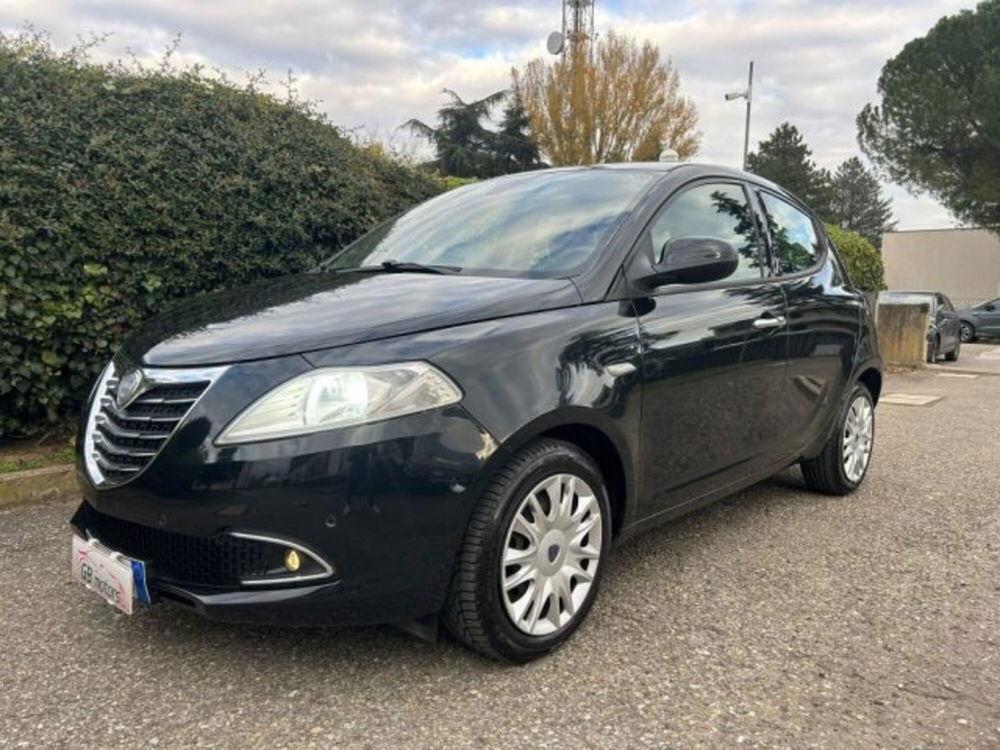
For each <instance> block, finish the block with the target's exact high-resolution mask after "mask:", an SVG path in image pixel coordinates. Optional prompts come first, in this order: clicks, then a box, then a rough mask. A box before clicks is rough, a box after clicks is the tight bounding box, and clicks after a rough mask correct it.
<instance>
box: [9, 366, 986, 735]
mask: <svg viewBox="0 0 1000 750" xmlns="http://www.w3.org/2000/svg"><path fill="white" fill-rule="evenodd" d="M985 351H986V348H985V347H982V348H975V347H967V348H966V349H965V350H964V351H963V359H967V358H969V357H971V356H973V355H974V354H975V353H977V352H985ZM884 390H885V392H894V393H911V394H924V395H940V396H943V398H942V400H940V401H937V402H936V403H934V404H933V405H931V406H928V407H915V406H890V405H885V406H881V407H880V408H879V409H878V411H877V439H876V452H875V456H874V463H873V466H872V469H871V471H870V473H869V476H868V479H867V482H866V484H865V485H864V487H863V489H862V490H860V491H859V492H858V493H856V494H855V495H853V496H851V497H848V498H830V497H822V496H816V495H812V494H809V493H807V492H805V491H804V488H803V485H802V481H801V478H800V476H799V474H798V472H797V470H790V471H788V472H785V473H783V474H781V475H779V476H777V477H775V478H773V479H772V480H770V481H768V482H765V483H763V484H761V485H758V486H756V487H753V488H751V489H749V490H747V491H745V492H741V493H740V494H738V495H736V496H734V497H731V498H728V499H726V500H724V501H722V502H720V503H718V504H716V505H714V506H712V507H710V508H707V509H705V510H702V511H699V512H697V513H695V514H693V515H690V516H688V517H685V518H683V519H681V520H679V521H676V522H674V523H672V524H669V525H667V526H665V527H663V528H660V529H658V530H654V531H652V532H650V533H648V534H646V535H644V536H642V537H639V538H638V539H635V540H633V541H632V542H630V543H628V544H625V545H623V546H622V547H621V548H620V549H619V550H618V551H617V553H616V556H615V559H614V560H613V564H612V568H611V570H610V575H609V576H608V577H607V578H605V581H604V587H603V591H602V592H601V596H600V598H599V600H598V602H597V604H596V605H595V607H594V609H593V611H592V612H591V616H590V618H589V620H588V622H587V623H585V624H584V626H583V627H582V629H581V630H580V631H579V632H578V633H577V635H576V637H575V638H574V639H573V640H572V641H571V642H570V643H569V644H567V645H566V646H565V647H564V648H563V649H561V650H560V651H558V652H557V653H555V654H554V655H552V656H551V657H549V658H545V659H542V660H541V661H538V662H535V663H533V664H530V665H528V666H524V667H510V666H503V665H498V664H494V663H491V662H488V661H485V660H483V659H481V658H480V657H478V656H476V655H474V654H471V653H469V652H467V651H465V650H463V649H462V648H460V647H459V646H457V645H455V644H454V643H452V642H450V641H447V640H445V641H442V642H440V643H438V644H429V643H425V642H422V641H419V640H417V639H415V638H413V637H412V636H409V635H407V634H404V633H402V632H399V631H396V630H394V629H392V628H366V629H356V630H282V629H273V628H261V627H240V626H232V625H219V624H214V623H210V622H206V621H203V620H201V619H199V618H197V617H196V616H195V615H193V614H190V613H188V612H185V611H182V610H178V609H174V608H169V607H166V606H158V607H154V608H152V609H150V610H147V611H143V612H142V613H140V614H139V615H137V616H134V617H132V618H128V617H126V616H123V615H119V614H117V613H115V612H114V611H112V609H111V608H110V607H108V606H107V605H105V604H103V603H102V602H100V601H98V600H97V598H96V597H95V596H94V595H93V594H91V593H89V592H87V591H85V590H84V589H82V588H81V587H80V586H79V585H77V584H76V583H74V582H71V581H70V580H69V577H68V571H67V567H68V563H67V552H68V547H69V532H68V529H67V526H66V521H67V519H68V517H69V515H70V514H71V511H72V508H71V506H70V505H66V504H60V505H49V506H41V507H34V508H22V509H18V510H14V511H9V512H7V513H3V514H0V552H2V554H3V561H4V564H3V566H2V567H0V590H2V591H3V595H4V599H5V602H4V604H3V608H2V611H0V644H2V649H0V675H2V683H0V747H4V748H6V747H40V746H48V747H61V746H73V747H87V746H99V747H135V746H139V745H145V746H158V747H196V746H224V747H251V746H259V747H371V748H382V747H393V748H401V747H449V748H463V747H501V746H502V747H505V748H516V747H560V748H563V747H573V748H591V747H593V748H607V747H617V748H632V747H640V746H650V747H674V748H695V747H712V748H716V747H718V748H733V747H769V748H771V747H788V748H810V747H823V748H869V747H870V748H876V747H886V748H932V747H949V748H986V747H1000V377H988V376H981V377H972V378H969V377H964V378H957V377H942V372H941V370H935V371H933V372H931V371H928V372H922V373H918V374H912V375H903V376H892V377H890V378H889V380H888V381H887V383H886V386H885V389H884Z"/></svg>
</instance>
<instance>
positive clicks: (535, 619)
mask: <svg viewBox="0 0 1000 750" xmlns="http://www.w3.org/2000/svg"><path fill="white" fill-rule="evenodd" d="M610 541H611V511H610V505H609V502H608V495H607V490H606V489H605V486H604V480H603V478H602V477H601V473H600V470H599V469H598V468H597V466H596V464H595V463H594V461H593V459H591V458H590V456H588V455H587V454H586V453H584V452H583V451H581V450H580V449H579V448H577V447H576V446H574V445H572V444H570V443H566V442H563V441H561V440H552V439H547V438H546V439H541V440H537V441H535V442H534V443H531V444H530V445H528V446H527V447H526V448H524V449H523V450H521V451H519V452H518V453H517V454H516V455H515V456H514V457H513V458H512V459H511V460H510V461H509V462H508V463H507V465H506V466H504V467H503V469H501V470H500V471H499V472H498V474H497V477H496V478H495V479H494V480H493V482H492V483H491V484H490V486H489V487H487V488H486V490H485V491H484V492H483V494H482V495H481V497H480V498H479V501H478V503H477V505H476V508H475V510H474V511H473V514H472V518H471V520H470V522H469V527H468V529H467V531H466V534H465V539H464V541H463V543H462V549H461V551H460V553H459V558H458V561H457V563H456V566H455V571H454V574H453V578H452V583H451V589H450V591H449V594H448V600H447V603H446V605H445V611H444V622H445V625H446V627H447V628H448V630H449V631H450V632H451V633H452V634H453V635H454V636H455V637H456V638H457V639H458V640H459V641H461V642H462V643H464V644H465V645H467V646H469V647H470V648H472V649H474V650H476V651H478V652H480V653H482V654H485V655H486V656H489V657H492V658H499V659H506V660H509V661H515V662H525V661H530V660H531V659H534V658H537V657H539V656H541V655H543V654H545V653H548V652H550V651H552V650H554V649H555V648H557V647H558V646H559V645H561V644H562V643H564V642H565V641H566V640H567V639H568V638H569V637H570V636H571V635H572V634H573V632H574V631H575V630H576V628H577V627H579V625H580V623H581V622H582V621H583V619H584V618H585V617H586V616H587V612H588V611H589V610H590V607H591V605H592V604H593V601H594V597H595V596H596V595H597V589H598V585H599V583H600V580H601V577H602V575H603V573H604V569H605V568H606V567H607V556H608V550H609V549H610Z"/></svg>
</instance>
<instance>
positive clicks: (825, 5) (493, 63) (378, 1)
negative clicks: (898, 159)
mask: <svg viewBox="0 0 1000 750" xmlns="http://www.w3.org/2000/svg"><path fill="white" fill-rule="evenodd" d="M973 6H974V1H973V0H910V1H909V2H878V1H877V0H869V1H868V2H851V1H849V0H728V1H725V0H678V1H676V2H673V1H671V0H596V28H597V31H598V33H600V32H605V31H608V30H612V29H613V30H615V31H618V32H623V33H627V34H629V35H632V36H635V37H637V38H639V39H649V40H651V41H652V42H654V43H655V44H656V45H657V46H658V47H659V48H660V50H661V53H662V54H663V55H664V56H665V57H669V58H670V59H671V60H672V61H673V63H674V65H675V66H676V68H677V70H678V72H679V74H680V77H681V87H682V92H683V93H684V94H685V95H686V96H689V97H690V98H691V99H693V100H694V102H695V104H696V105H697V107H698V111H699V116H700V123H699V129H700V130H701V132H702V146H701V150H700V152H699V153H698V155H697V156H696V157H695V160H696V161H700V162H706V163H714V164H724V165H728V166H739V165H740V162H741V160H742V149H743V128H744V117H745V105H744V104H743V102H742V101H737V102H726V101H725V100H724V94H725V93H726V92H728V91H734V90H739V89H741V88H744V87H745V85H746V75H747V65H748V62H749V60H751V59H752V60H754V61H755V63H756V70H757V75H756V81H755V101H754V107H753V121H752V126H751V148H753V147H754V146H755V145H756V143H757V142H758V141H760V140H761V139H763V138H766V137H767V135H768V133H769V132H770V131H772V130H773V129H774V128H775V127H776V126H777V125H778V124H780V123H781V122H783V121H785V120H788V121H790V122H792V123H794V124H795V125H796V126H798V128H799V129H800V130H801V131H802V133H803V135H804V136H805V139H806V141H807V143H808V144H809V145H810V146H811V147H812V149H813V152H814V153H813V158H814V160H815V161H816V162H817V163H818V164H819V165H820V166H822V167H827V168H830V169H831V170H833V169H836V167H837V165H838V164H839V163H840V162H842V161H843V160H844V159H847V158H849V157H850V156H853V155H858V154H860V150H859V148H858V145H857V139H856V132H857V129H856V127H855V117H856V116H857V113H858V112H859V111H860V109H861V108H862V107H863V106H864V105H865V104H866V103H867V102H871V101H877V91H876V84H877V81H878V76H879V71H880V70H881V68H882V65H883V64H884V63H885V61H886V60H888V59H889V58H890V57H892V56H893V55H895V54H896V53H898V52H899V50H900V49H901V48H902V47H903V45H904V44H905V43H906V42H907V41H909V40H910V39H913V38H915V37H918V36H922V35H923V34H925V33H926V32H927V31H928V30H929V29H930V28H931V26H933V25H934V23H935V22H936V21H937V20H938V19H939V18H941V17H942V16H945V15H951V14H954V13H957V12H958V11H960V10H962V9H963V8H972V7H973ZM560 8H561V3H560V0H496V1H495V2H485V1H484V0H411V1H410V2H405V3H404V2H398V1H393V0H143V1H142V2H136V1H135V0H0V30H4V31H16V30H18V29H20V28H22V27H23V26H24V24H25V23H30V24H31V25H32V26H33V27H35V28H36V29H38V30H42V31H46V32H48V33H49V34H50V35H51V37H52V41H53V43H54V44H55V45H56V46H57V47H67V46H70V45H71V44H73V43H74V42H75V41H76V40H77V38H78V36H80V35H87V34H90V33H109V34H110V36H109V37H108V39H107V40H106V41H105V42H104V43H103V45H102V46H101V47H100V50H99V52H98V53H97V55H96V56H97V57H105V58H107V57H110V58H115V57H119V56H122V55H124V54H126V52H131V53H134V54H135V55H137V56H138V57H139V58H140V59H149V60H155V59H157V58H159V57H160V56H161V55H162V52H163V50H164V48H165V47H166V46H167V45H168V44H169V43H170V42H171V40H172V39H173V38H175V37H176V36H177V35H178V34H180V35H181V39H182V41H181V46H180V48H179V49H178V51H177V53H176V54H175V56H174V60H175V62H177V63H179V64H182V65H183V64H188V63H202V64H204V65H206V66H208V67H210V68H215V69H218V70H221V71H224V72H225V73H226V74H227V75H230V76H231V77H234V78H237V79H240V78H242V77H243V76H244V75H246V73H247V71H264V73H265V74H266V76H267V78H268V79H269V80H271V81H274V82H278V81H280V80H282V79H285V78H286V77H287V76H288V74H289V71H290V72H291V74H292V75H293V77H294V78H295V79H296V81H297V86H298V88H299V90H300V92H301V95H302V96H303V97H304V98H307V99H312V100H316V101H317V102H318V103H319V107H320V109H322V110H323V111H324V112H325V113H326V114H327V115H328V116H329V118H330V120H331V122H333V123H334V124H336V125H339V126H341V127H344V128H357V129H360V130H361V131H362V132H364V133H368V134H372V135H374V136H375V137H378V138H381V139H389V140H391V141H395V142H396V143H397V144H398V145H400V146H401V147H403V148H412V147H413V144H412V143H411V142H410V141H408V140H407V137H406V136H405V135H404V134H402V133H401V132H400V131H399V130H398V127H399V125H400V124H401V123H403V122H405V121H406V120H408V119H409V118H411V117H417V118H419V119H422V120H424V121H425V122H433V121H434V113H435V111H436V109H437V108H438V106H440V104H441V103H442V101H443V99H442V94H441V90H442V89H443V88H445V87H447V88H450V89H454V90H455V91H456V92H458V93H459V94H460V95H461V96H462V97H463V98H464V99H466V100H467V101H468V100H471V99H476V98H479V97H481V96H484V95H486V94H489V93H492V92H494V91H497V90H500V89H503V88H506V87H507V86H509V82H510V70H511V68H512V67H520V66H522V65H523V64H524V63H525V62H527V61H528V60H530V59H532V58H535V57H541V56H545V55H546V52H545V39H546V37H547V35H548V34H549V32H550V31H553V30H555V29H557V28H559V25H560V23H561V10H560ZM275 85H276V83H275ZM886 192H887V194H888V195H889V196H890V197H892V199H893V202H894V203H893V205H894V209H895V214H896V218H897V219H898V221H899V229H933V228H943V227H951V226H956V224H957V223H956V221H955V220H954V219H953V218H952V217H951V216H950V215H949V213H948V211H947V210H946V209H944V208H943V207H941V206H940V205H938V204H937V203H936V202H935V201H934V200H933V199H931V198H929V197H927V196H913V195H911V194H910V193H908V192H907V191H906V190H905V189H903V188H901V187H899V186H894V185H887V186H886Z"/></svg>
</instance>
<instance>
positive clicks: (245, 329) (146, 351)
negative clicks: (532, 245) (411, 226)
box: [123, 273, 580, 367]
mask: <svg viewBox="0 0 1000 750" xmlns="http://www.w3.org/2000/svg"><path fill="white" fill-rule="evenodd" d="M579 302H580V296H579V294H578V293H577V291H576V287H575V286H574V285H573V283H572V282H571V281H569V280H567V279H516V278H497V277H489V276H461V275H455V276H452V275H448V276H432V275H425V274H416V273H399V274H379V273H376V274H368V273H358V274H354V273H350V274H335V273H323V274H320V273H317V274H301V275H297V276H287V277H283V278H280V279H274V280H271V281H266V282H260V283H257V284H254V285H251V286H247V287H241V288H238V289H233V290H230V291H226V292H218V293H215V294H208V295H204V296H201V297H196V298H194V299H191V300H188V301H186V302H184V303H183V304H182V305H180V306H178V307H177V308H175V309H173V310H170V311H168V312H165V313H163V314H161V315H159V316H157V317H155V318H153V319H152V320H150V321H148V322H147V323H145V324H144V325H142V326H141V327H139V328H138V329H137V330H136V331H135V332H134V333H133V334H132V335H131V336H129V337H128V338H127V339H126V341H125V344H124V345H123V352H124V353H125V355H126V356H128V357H129V358H130V359H131V360H132V361H134V362H141V363H143V364H146V365H151V366H158V367H168V366H170V367H177V366H193V365H209V364H223V363H229V362H239V361H246V360H252V359H264V358H267V357H276V356H280V355H283V354H295V353H300V352H307V351H315V350H318V349H327V348H331V347H335V346H342V345H345V344H354V343H360V342H363V341H372V340H375V339H380V338H387V337H390V336H399V335H402V334H406V333H416V332H419V331H426V330H430V329H433V328H444V327H447V326H453V325H459V324H462V323H474V322H477V321H481V320H487V319H490V318H497V317H503V316H508V315H518V314H522V313H528V312H535V311H540V310H548V309H553V308H557V307H567V306H570V305H575V304H579Z"/></svg>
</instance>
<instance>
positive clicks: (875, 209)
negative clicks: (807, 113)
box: [827, 156, 896, 248]
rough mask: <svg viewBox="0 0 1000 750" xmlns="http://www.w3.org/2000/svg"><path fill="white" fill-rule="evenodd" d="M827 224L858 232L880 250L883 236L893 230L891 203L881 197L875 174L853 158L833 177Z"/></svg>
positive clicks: (880, 188)
mask: <svg viewBox="0 0 1000 750" xmlns="http://www.w3.org/2000/svg"><path fill="white" fill-rule="evenodd" d="M832 198H833V201H832V205H831V211H830V215H829V217H827V218H828V219H829V221H830V222H832V223H834V224H837V225H838V226H840V227H842V228H844V229H849V230H850V231H852V232H857V233H858V234H860V235H861V236H862V237H864V238H865V239H866V240H868V241H869V242H870V243H872V244H873V245H874V246H875V247H877V248H881V247H882V235H883V234H884V233H885V232H891V231H892V230H893V229H895V228H896V222H895V221H893V219H892V200H891V199H889V198H885V197H883V195H882V187H881V185H879V182H878V179H876V177H875V175H874V174H873V173H872V172H871V171H869V170H868V169H866V168H865V165H864V164H862V163H861V159H859V158H858V157H856V156H854V157H852V158H850V159H848V160H847V161H845V162H844V163H843V164H841V165H840V167H839V168H838V169H837V173H836V175H834V177H833V190H832Z"/></svg>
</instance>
